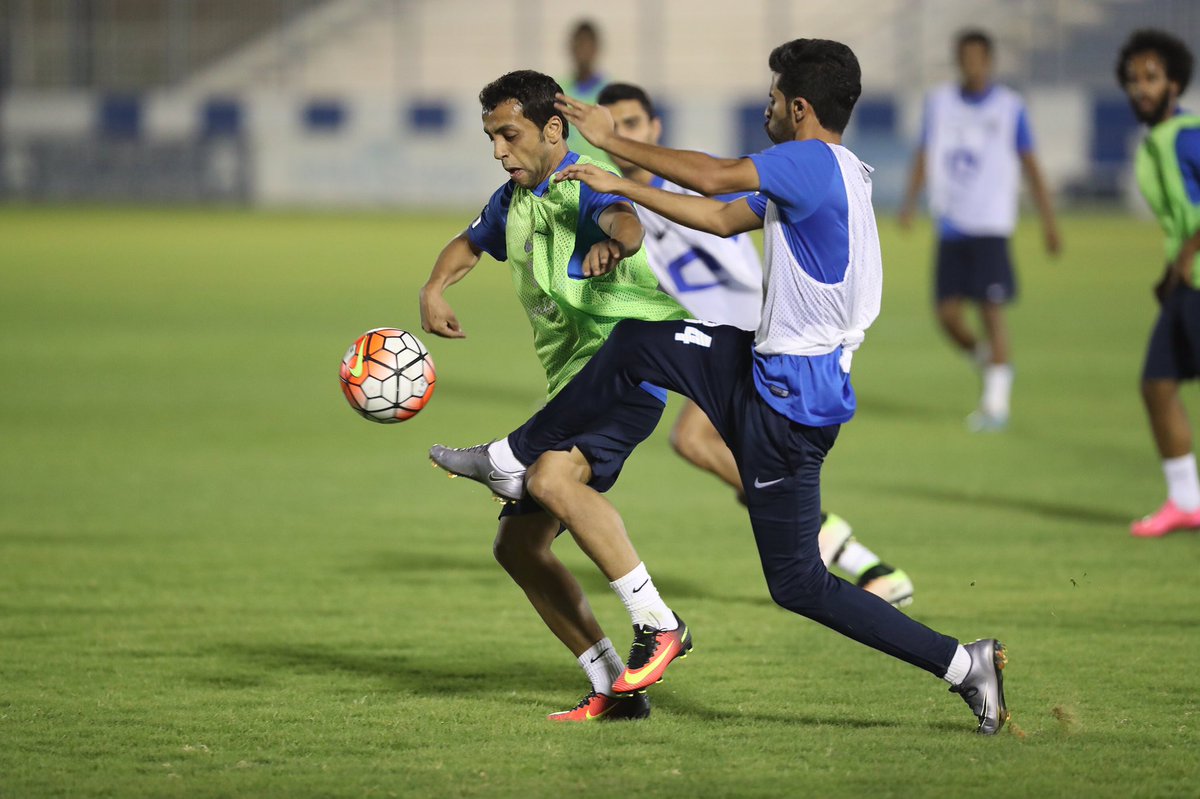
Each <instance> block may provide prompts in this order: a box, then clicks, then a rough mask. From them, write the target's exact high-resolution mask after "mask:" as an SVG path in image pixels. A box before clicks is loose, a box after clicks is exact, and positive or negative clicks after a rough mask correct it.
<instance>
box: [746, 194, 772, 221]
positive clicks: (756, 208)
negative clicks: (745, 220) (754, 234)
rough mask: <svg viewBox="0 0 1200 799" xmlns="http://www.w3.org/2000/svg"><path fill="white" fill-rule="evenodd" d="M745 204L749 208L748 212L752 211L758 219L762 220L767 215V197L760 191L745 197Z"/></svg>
mask: <svg viewBox="0 0 1200 799" xmlns="http://www.w3.org/2000/svg"><path fill="white" fill-rule="evenodd" d="M746 204H747V205H749V206H750V210H751V211H753V212H754V213H755V214H756V215H757V216H758V218H759V219H762V218H763V217H765V216H766V215H767V195H765V194H763V193H762V192H761V191H756V192H754V193H753V194H749V195H747V196H746Z"/></svg>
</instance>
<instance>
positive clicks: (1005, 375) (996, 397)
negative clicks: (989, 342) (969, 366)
mask: <svg viewBox="0 0 1200 799" xmlns="http://www.w3.org/2000/svg"><path fill="white" fill-rule="evenodd" d="M1012 383H1013V370H1012V366H1010V365H1009V364H1007V363H993V364H988V365H987V366H986V367H984V369H983V399H982V400H980V403H979V407H980V409H981V410H983V412H984V413H986V414H987V415H988V416H993V417H997V418H1005V417H1007V416H1008V409H1009V399H1010V398H1011V397H1012Z"/></svg>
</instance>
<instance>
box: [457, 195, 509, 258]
mask: <svg viewBox="0 0 1200 799" xmlns="http://www.w3.org/2000/svg"><path fill="white" fill-rule="evenodd" d="M512 193H513V184H512V181H509V182H508V183H505V184H504V185H503V186H501V187H500V188H498V189H496V191H495V193H494V194H492V197H491V199H489V200H488V202H487V205H485V206H484V207H483V210H482V211H480V212H479V216H478V217H476V218H475V221H474V222H472V223H471V225H470V227H468V228H467V240H468V241H470V242H471V243H472V244H474V245H475V246H476V247H478V248H479V249H481V250H483V251H484V252H486V253H487V254H488V255H490V256H492V257H493V258H495V259H496V260H497V261H506V260H508V245H507V244H506V243H505V232H506V230H507V227H508V204H509V202H511V201H512Z"/></svg>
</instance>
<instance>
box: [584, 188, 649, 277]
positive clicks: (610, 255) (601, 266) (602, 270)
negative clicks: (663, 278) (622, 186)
mask: <svg viewBox="0 0 1200 799" xmlns="http://www.w3.org/2000/svg"><path fill="white" fill-rule="evenodd" d="M596 223H597V224H598V225H600V229H601V230H603V231H604V232H605V233H607V234H608V238H607V239H605V240H604V241H601V242H597V243H596V244H593V245H592V248H591V249H590V250H588V254H587V255H586V256H585V257H584V259H583V274H584V277H597V276H599V275H606V274H608V273H609V272H611V271H612V270H614V269H616V268H617V264H618V263H620V262H621V260H622V259H625V258H628V257H629V256H631V255H633V254H634V253H636V252H637V251H638V250H640V249H641V248H642V239H644V238H645V237H646V230H645V228H643V227H642V223H641V222H640V221H639V220H638V217H637V211H634V210H633V206H632V205H629V204H627V203H614V204H613V205H610V206H608V207H607V208H605V209H604V210H603V211H602V212H601V213H600V216H599V218H598V219H597V220H596Z"/></svg>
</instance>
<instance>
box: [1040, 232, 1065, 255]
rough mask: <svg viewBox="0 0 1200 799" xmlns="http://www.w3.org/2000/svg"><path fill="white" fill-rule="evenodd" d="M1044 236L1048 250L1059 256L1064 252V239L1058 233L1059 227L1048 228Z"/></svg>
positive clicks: (1051, 253)
mask: <svg viewBox="0 0 1200 799" xmlns="http://www.w3.org/2000/svg"><path fill="white" fill-rule="evenodd" d="M1043 238H1044V239H1045V241H1046V252H1048V253H1050V255H1052V256H1055V257H1057V256H1058V254H1059V253H1061V252H1062V239H1061V238H1060V237H1059V235H1058V228H1056V227H1048V228H1046V230H1045V233H1044V235H1043Z"/></svg>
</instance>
